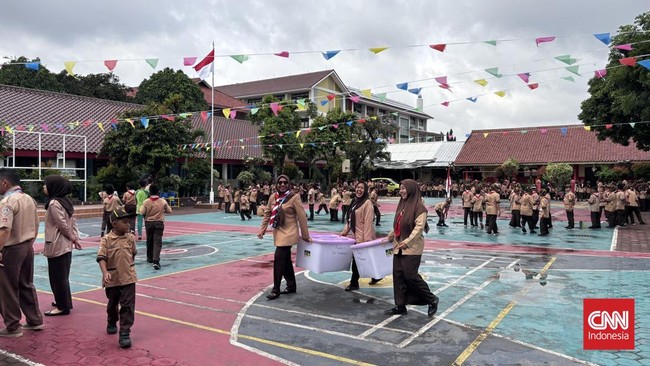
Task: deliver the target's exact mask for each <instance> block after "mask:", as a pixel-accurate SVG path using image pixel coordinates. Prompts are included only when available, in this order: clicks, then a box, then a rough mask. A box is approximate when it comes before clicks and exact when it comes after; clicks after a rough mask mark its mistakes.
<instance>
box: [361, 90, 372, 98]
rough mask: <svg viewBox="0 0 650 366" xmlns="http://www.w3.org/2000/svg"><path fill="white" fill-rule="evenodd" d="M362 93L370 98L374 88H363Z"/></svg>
mask: <svg viewBox="0 0 650 366" xmlns="http://www.w3.org/2000/svg"><path fill="white" fill-rule="evenodd" d="M361 94H363V96H365V97H368V98H370V97H371V96H372V89H363V90H362V91H361Z"/></svg>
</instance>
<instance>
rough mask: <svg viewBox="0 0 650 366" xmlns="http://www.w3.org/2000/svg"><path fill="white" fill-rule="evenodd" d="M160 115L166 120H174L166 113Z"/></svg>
mask: <svg viewBox="0 0 650 366" xmlns="http://www.w3.org/2000/svg"><path fill="white" fill-rule="evenodd" d="M160 117H161V118H162V119H166V120H168V121H174V120H175V118H174V117H173V116H168V115H166V114H163V115H162V116H160Z"/></svg>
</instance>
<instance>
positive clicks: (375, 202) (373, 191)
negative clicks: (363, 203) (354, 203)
mask: <svg viewBox="0 0 650 366" xmlns="http://www.w3.org/2000/svg"><path fill="white" fill-rule="evenodd" d="M369 189H370V196H369V197H370V202H372V208H373V210H374V211H375V220H376V221H375V226H381V224H380V223H379V221H381V212H380V211H379V196H378V194H377V187H372V188H369Z"/></svg>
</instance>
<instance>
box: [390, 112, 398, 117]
mask: <svg viewBox="0 0 650 366" xmlns="http://www.w3.org/2000/svg"><path fill="white" fill-rule="evenodd" d="M390 114H391V116H395V117H397V116H398V115H399V113H397V112H391V113H390Z"/></svg>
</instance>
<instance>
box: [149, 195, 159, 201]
mask: <svg viewBox="0 0 650 366" xmlns="http://www.w3.org/2000/svg"><path fill="white" fill-rule="evenodd" d="M158 198H160V196H151V197H149V199H150V200H152V201H155V200H157V199H158Z"/></svg>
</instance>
